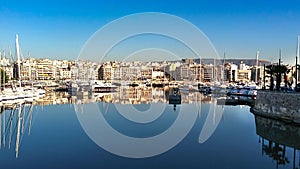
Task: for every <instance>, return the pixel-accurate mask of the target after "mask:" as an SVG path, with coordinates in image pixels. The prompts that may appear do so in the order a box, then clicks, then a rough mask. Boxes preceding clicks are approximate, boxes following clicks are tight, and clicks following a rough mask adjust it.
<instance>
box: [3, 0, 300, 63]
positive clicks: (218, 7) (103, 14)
mask: <svg viewBox="0 0 300 169" xmlns="http://www.w3.org/2000/svg"><path fill="white" fill-rule="evenodd" d="M298 4H299V2H297V1H288V2H286V1H272V2H268V1H263V2H261V1H214V3H211V1H200V2H198V1H190V2H184V1H176V2H173V1H164V2H160V1H151V2H150V1H149V2H148V1H145V2H140V1H135V0H129V1H111V2H105V3H104V2H102V1H89V2H83V1H79V2H77V1H76V3H72V4H70V3H69V2H68V1H49V2H46V3H45V2H39V1H27V2H18V1H17V2H14V1H5V2H3V3H2V5H1V6H0V26H1V28H2V29H1V31H0V49H1V50H6V49H7V48H8V46H10V47H11V49H12V51H13V53H14V37H15V34H17V33H18V34H19V36H20V45H21V49H22V52H23V55H24V57H27V53H28V52H30V56H31V57H34V58H50V59H68V60H76V58H77V56H78V54H79V52H80V50H81V48H82V47H83V45H84V44H85V42H86V41H87V40H88V39H89V37H90V36H91V35H92V34H93V33H94V32H96V31H97V30H98V29H100V28H101V27H103V26H104V25H106V24H107V23H109V22H111V21H114V20H116V19H118V18H120V17H124V16H126V15H130V14H134V13H140V12H162V13H168V14H171V15H175V16H178V17H180V18H183V19H185V20H187V21H189V22H191V23H192V24H194V25H195V26H196V27H197V28H199V29H200V30H201V31H203V32H204V34H206V36H207V37H208V38H209V39H210V41H211V42H212V43H213V44H214V46H215V48H216V50H217V51H218V53H219V55H220V56H221V57H222V56H223V53H224V52H225V53H226V57H227V58H231V59H235V58H241V59H245V58H255V55H256V51H260V59H265V60H270V61H271V62H276V61H277V60H278V55H279V54H278V53H279V49H282V60H283V61H284V63H289V64H293V63H294V60H295V56H296V43H297V36H298V35H299V34H300V23H299V22H297V19H298V18H300V11H298V10H297V6H299V5H298ZM142 40H143V38H141V40H137V41H138V42H139V41H141V42H142ZM153 42H156V41H155V40H154V41H153ZM162 42H165V41H164V40H162ZM168 42H169V41H168ZM175 43H176V42H175ZM175 43H174V42H172V44H175ZM175 46H176V45H175ZM147 47H150V48H151V47H153V43H152V44H151V43H149V45H148V46H147ZM123 48H124V47H123ZM183 50H184V49H183ZM120 51H121V52H124V51H122V50H120ZM124 53H126V52H124ZM184 54H185V53H184V52H182V54H181V56H182V58H187V57H189V56H186V55H184ZM119 55H121V54H120V53H119V54H118V53H117V52H116V53H113V57H114V58H113V59H118V58H120V57H121V56H119ZM121 60H122V59H121Z"/></svg>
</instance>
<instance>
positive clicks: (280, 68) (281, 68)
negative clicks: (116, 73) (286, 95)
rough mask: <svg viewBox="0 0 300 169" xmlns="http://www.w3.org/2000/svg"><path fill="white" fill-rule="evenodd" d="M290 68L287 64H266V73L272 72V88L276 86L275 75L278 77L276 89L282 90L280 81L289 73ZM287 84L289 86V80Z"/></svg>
mask: <svg viewBox="0 0 300 169" xmlns="http://www.w3.org/2000/svg"><path fill="white" fill-rule="evenodd" d="M289 71H290V70H289V69H288V68H287V67H286V66H285V65H268V66H266V73H268V74H270V78H271V84H270V90H273V88H274V76H275V77H276V90H277V91H279V90H280V83H281V81H282V75H286V74H287V73H289ZM284 82H285V85H286V86H287V81H286V80H285V81H284Z"/></svg>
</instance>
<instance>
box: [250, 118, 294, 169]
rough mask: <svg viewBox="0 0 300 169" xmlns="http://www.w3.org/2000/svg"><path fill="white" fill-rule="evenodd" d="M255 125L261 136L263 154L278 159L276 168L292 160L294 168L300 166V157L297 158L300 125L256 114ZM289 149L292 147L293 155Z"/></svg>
mask: <svg viewBox="0 0 300 169" xmlns="http://www.w3.org/2000/svg"><path fill="white" fill-rule="evenodd" d="M255 125H256V134H257V135H259V137H260V138H259V142H261V148H262V154H263V155H268V156H269V157H270V158H271V159H272V160H274V161H276V168H278V167H279V166H280V165H283V166H284V165H287V164H289V163H291V161H292V165H293V166H292V167H293V169H296V168H299V167H300V157H299V158H298V159H297V154H299V150H300V127H299V126H293V125H289V124H285V123H284V122H281V121H277V120H274V119H269V118H265V117H261V116H258V115H255ZM287 149H292V151H293V153H292V155H291V156H292V157H291V156H290V154H289V153H287Z"/></svg>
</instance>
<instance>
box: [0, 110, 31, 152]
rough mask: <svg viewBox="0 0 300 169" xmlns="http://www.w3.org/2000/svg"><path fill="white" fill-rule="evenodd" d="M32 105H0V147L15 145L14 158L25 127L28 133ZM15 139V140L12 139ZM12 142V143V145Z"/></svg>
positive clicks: (24, 132)
mask: <svg viewBox="0 0 300 169" xmlns="http://www.w3.org/2000/svg"><path fill="white" fill-rule="evenodd" d="M32 108H33V105H30V106H25V105H17V106H15V107H9V108H7V107H1V114H0V149H1V148H5V147H6V146H7V147H8V149H11V147H13V146H15V152H16V158H18V156H19V147H20V144H21V142H22V138H23V136H24V134H26V133H27V132H26V129H28V135H30V130H31V125H32V116H33V114H32ZM14 140H15V141H14ZM13 144H14V145H13Z"/></svg>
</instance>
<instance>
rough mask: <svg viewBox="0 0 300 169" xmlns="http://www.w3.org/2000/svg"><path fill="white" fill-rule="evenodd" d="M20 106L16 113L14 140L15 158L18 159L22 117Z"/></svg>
mask: <svg viewBox="0 0 300 169" xmlns="http://www.w3.org/2000/svg"><path fill="white" fill-rule="evenodd" d="M21 108H22V107H21V105H20V107H19V111H18V128H17V139H16V158H18V155H19V143H20V133H21V129H20V128H21V120H22V116H21V111H22V109H21Z"/></svg>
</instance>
